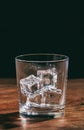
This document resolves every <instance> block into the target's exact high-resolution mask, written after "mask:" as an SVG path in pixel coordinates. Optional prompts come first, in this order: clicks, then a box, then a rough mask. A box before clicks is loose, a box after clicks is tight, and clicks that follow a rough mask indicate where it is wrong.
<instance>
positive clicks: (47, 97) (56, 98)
mask: <svg viewBox="0 0 84 130" xmlns="http://www.w3.org/2000/svg"><path fill="white" fill-rule="evenodd" d="M15 60H16V75H17V86H18V93H19V113H20V116H21V117H24V118H30V117H53V118H57V117H62V116H63V115H64V110H65V99H66V86H67V72H68V61H69V58H68V56H65V55H60V54H46V53H43V54H24V55H20V56H17V57H16V58H15Z"/></svg>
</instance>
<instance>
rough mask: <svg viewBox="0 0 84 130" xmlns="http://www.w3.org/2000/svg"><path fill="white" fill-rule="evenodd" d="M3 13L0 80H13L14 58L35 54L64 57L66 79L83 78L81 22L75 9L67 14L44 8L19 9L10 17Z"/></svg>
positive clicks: (0, 26) (83, 54) (82, 31)
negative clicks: (67, 61) (55, 54)
mask: <svg viewBox="0 0 84 130" xmlns="http://www.w3.org/2000/svg"><path fill="white" fill-rule="evenodd" d="M67 9H68V7H67ZM19 10H20V9H19ZM4 14H5V13H4V12H3V13H2V18H1V19H2V21H1V23H0V78H3V77H4V78H5V77H8V78H11V77H16V73H15V57H16V56H17V55H20V54H24V53H39V52H46V53H61V54H65V55H68V56H69V74H68V75H69V76H68V77H69V78H84V47H83V44H84V22H83V20H82V19H81V18H80V17H78V13H77V11H75V9H74V10H73V11H72V12H71V10H68V12H67V11H66V10H65V9H63V10H62V9H61V10H60V9H59V10H52V9H51V7H50V6H49V8H46V6H45V7H44V8H40V7H39V9H37V8H31V9H29V10H27V11H26V10H25V11H24V10H23V8H22V9H21V10H20V11H17V12H16V13H15V12H13V13H12V15H10V18H8V16H7V14H6V15H4ZM79 19H80V21H79Z"/></svg>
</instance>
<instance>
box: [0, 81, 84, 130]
mask: <svg viewBox="0 0 84 130" xmlns="http://www.w3.org/2000/svg"><path fill="white" fill-rule="evenodd" d="M66 101H67V102H66V111H65V117H63V118H59V119H39V120H38V119H35V120H30V121H26V120H22V119H21V118H20V117H19V113H18V95H17V86H16V80H15V79H0V130H7V129H8V130H60V129H62V130H84V79H74V80H69V81H68V87H67V99H66Z"/></svg>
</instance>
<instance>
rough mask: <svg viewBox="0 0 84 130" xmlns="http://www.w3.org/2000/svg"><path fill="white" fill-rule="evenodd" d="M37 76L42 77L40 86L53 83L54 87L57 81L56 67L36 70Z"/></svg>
mask: <svg viewBox="0 0 84 130" xmlns="http://www.w3.org/2000/svg"><path fill="white" fill-rule="evenodd" d="M37 76H38V77H39V78H40V79H42V83H41V86H46V85H50V84H51V85H54V86H55V87H56V82H57V72H56V68H51V69H47V70H38V71H37Z"/></svg>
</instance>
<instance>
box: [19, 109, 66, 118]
mask: <svg viewBox="0 0 84 130" xmlns="http://www.w3.org/2000/svg"><path fill="white" fill-rule="evenodd" d="M64 113H65V112H64V110H60V111H59V112H48V113H27V112H23V113H20V117H21V118H25V119H34V118H35V119H36V118H48V119H49V118H61V117H64Z"/></svg>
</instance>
